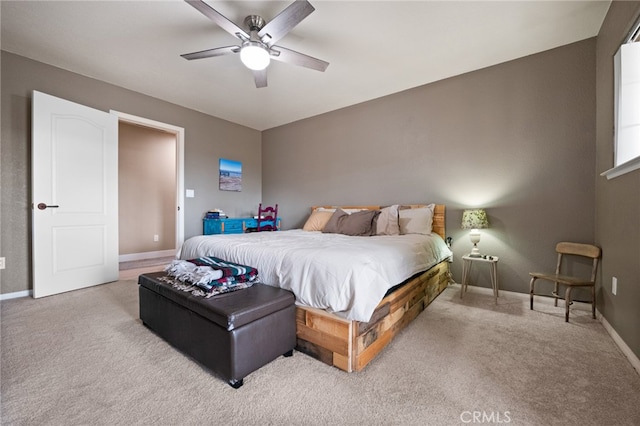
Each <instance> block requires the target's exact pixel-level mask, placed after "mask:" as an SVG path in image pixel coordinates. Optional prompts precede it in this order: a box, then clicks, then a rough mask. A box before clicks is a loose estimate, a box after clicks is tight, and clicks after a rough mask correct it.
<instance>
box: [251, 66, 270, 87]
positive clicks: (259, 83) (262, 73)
mask: <svg viewBox="0 0 640 426" xmlns="http://www.w3.org/2000/svg"><path fill="white" fill-rule="evenodd" d="M253 79H254V80H255V81H256V87H257V88H260V87H267V69H266V68H265V69H263V70H259V71H255V70H254V71H253Z"/></svg>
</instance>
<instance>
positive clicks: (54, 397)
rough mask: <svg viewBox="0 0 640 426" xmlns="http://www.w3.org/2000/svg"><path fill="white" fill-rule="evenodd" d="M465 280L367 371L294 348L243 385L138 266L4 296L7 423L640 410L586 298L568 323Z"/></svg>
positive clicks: (243, 421) (550, 419)
mask: <svg viewBox="0 0 640 426" xmlns="http://www.w3.org/2000/svg"><path fill="white" fill-rule="evenodd" d="M458 290H459V287H458V286H457V285H454V286H452V287H449V288H448V289H447V290H445V292H444V293H443V294H442V295H441V296H440V297H438V299H436V300H435V302H434V303H432V304H431V306H429V307H428V309H427V310H426V311H425V312H423V313H422V314H421V315H420V316H419V317H418V318H417V319H416V320H415V321H414V322H413V323H412V324H411V325H410V326H409V327H408V328H407V329H405V330H404V331H403V332H402V333H401V334H400V335H399V336H398V337H397V338H396V340H395V341H394V342H393V343H392V344H391V345H390V346H389V347H388V348H387V349H385V351H384V352H383V353H382V354H381V356H379V357H378V358H377V359H376V360H374V362H373V363H372V364H370V365H369V366H368V367H367V368H366V369H365V370H364V371H362V372H360V373H351V374H347V373H344V372H342V371H339V370H337V369H335V368H332V367H329V366H326V365H324V364H322V363H320V362H318V361H316V360H314V359H312V358H310V357H308V356H306V355H304V354H301V353H299V352H295V353H294V356H293V357H291V358H284V357H280V358H279V359H277V360H276V361H274V362H272V363H270V364H269V365H267V366H265V367H263V368H261V369H260V370H258V371H256V372H254V373H252V374H250V375H249V376H247V377H246V378H245V383H244V386H243V387H241V388H240V389H238V390H235V389H232V388H231V387H230V386H228V385H227V384H226V383H225V382H224V381H222V380H220V379H219V378H218V377H216V376H213V375H211V374H210V373H209V372H207V371H205V370H204V369H202V368H201V367H200V366H198V365H197V364H196V363H194V362H192V361H191V360H189V359H187V358H185V357H184V356H183V355H181V354H180V353H179V352H177V351H176V350H174V349H173V348H172V347H170V346H168V345H167V344H166V343H165V342H164V341H162V340H161V339H160V338H158V337H157V336H156V335H154V334H153V333H152V332H150V331H149V330H148V329H147V328H145V327H144V326H143V325H142V324H141V322H140V320H139V319H138V296H137V285H136V282H135V281H133V280H130V281H119V282H116V283H112V284H105V285H102V286H98V287H94V288H89V289H85V290H78V291H75V292H71V293H67V294H63V295H58V296H52V297H47V298H43V299H38V300H34V299H31V298H23V299H13V300H6V301H3V302H2V305H1V318H2V346H1V351H2V367H1V373H2V376H1V381H2V383H1V390H2V402H1V409H2V411H1V413H0V416H1V423H2V424H3V425H152V424H153V425H217V424H231V425H326V424H334V425H464V424H478V423H483V424H512V425H639V424H640V376H639V375H638V374H637V373H636V371H635V370H634V369H633V368H632V366H631V364H630V363H629V362H628V360H627V359H626V358H625V357H624V355H623V354H622V353H621V352H620V350H619V349H618V348H617V347H616V346H615V344H614V343H613V341H612V340H611V338H610V337H609V336H608V334H607V333H606V332H605V330H604V329H603V327H602V326H601V325H600V324H599V323H598V322H597V321H595V320H592V319H591V318H590V316H589V312H588V311H587V309H588V308H587V307H581V306H578V307H577V308H580V309H574V310H573V311H572V313H571V321H572V322H571V323H569V324H566V323H565V322H564V320H563V309H562V308H561V307H558V308H555V307H553V306H552V303H551V301H550V300H549V299H541V301H540V303H537V304H536V306H537V307H538V308H539V310H538V311H533V312H531V311H530V310H529V309H528V306H527V303H528V297H527V296H525V295H521V294H515V293H506V292H502V293H501V298H500V300H499V305H498V306H495V305H494V303H493V298H492V296H491V294H490V292H489V291H487V289H483V288H477V287H470V290H469V293H467V295H466V296H465V298H464V299H463V300H460V299H459V298H458ZM583 309H584V310H583Z"/></svg>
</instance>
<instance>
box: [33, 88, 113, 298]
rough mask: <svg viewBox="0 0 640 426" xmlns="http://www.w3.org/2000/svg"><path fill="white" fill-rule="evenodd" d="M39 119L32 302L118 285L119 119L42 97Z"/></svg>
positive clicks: (36, 101) (36, 95) (36, 106)
mask: <svg viewBox="0 0 640 426" xmlns="http://www.w3.org/2000/svg"><path fill="white" fill-rule="evenodd" d="M32 114H33V116H32V152H31V155H32V160H31V167H32V197H33V198H32V201H33V204H32V209H33V230H32V238H33V241H32V251H33V296H34V297H42V296H48V295H51V294H57V293H62V292H65V291H70V290H76V289H79V288H84V287H90V286H93V285H97V284H102V283H105V282H109V281H116V280H117V279H118V120H117V117H116V116H114V115H111V114H108V113H106V112H103V111H98V110H95V109H92V108H88V107H86V106H83V105H79V104H76V103H73V102H69V101H66V100H64V99H59V98H56V97H53V96H50V95H47V94H44V93H41V92H37V91H34V92H33V109H32Z"/></svg>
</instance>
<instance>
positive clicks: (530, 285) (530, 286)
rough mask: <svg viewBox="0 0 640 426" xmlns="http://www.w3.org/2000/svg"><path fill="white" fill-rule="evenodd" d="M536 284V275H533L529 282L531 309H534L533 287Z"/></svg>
mask: <svg viewBox="0 0 640 426" xmlns="http://www.w3.org/2000/svg"><path fill="white" fill-rule="evenodd" d="M535 285H536V277H531V281H530V282H529V309H531V310H532V311H533V289H534V288H535Z"/></svg>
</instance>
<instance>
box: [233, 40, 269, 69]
mask: <svg viewBox="0 0 640 426" xmlns="http://www.w3.org/2000/svg"><path fill="white" fill-rule="evenodd" d="M240 60H241V61H242V63H243V64H245V65H246V67H247V68H249V69H251V70H254V71H260V70H263V69H265V68H266V67H267V66H268V65H269V62H270V58H269V52H268V51H267V49H265V48H264V46H263V45H261V44H260V43H258V42H255V41H247V42H245V43H243V45H242V48H241V49H240Z"/></svg>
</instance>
